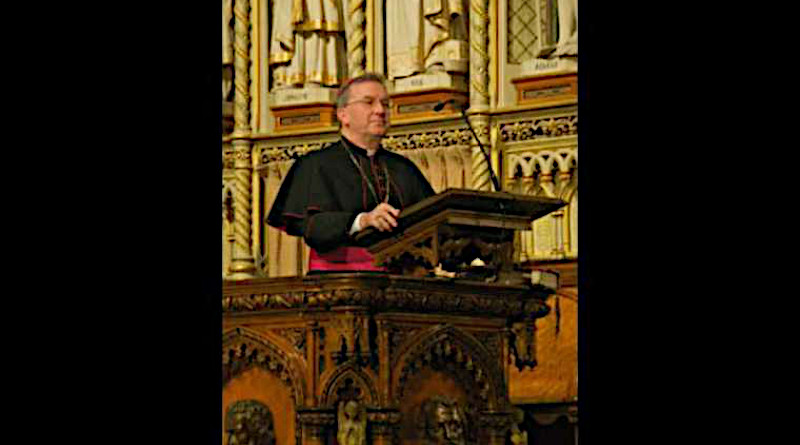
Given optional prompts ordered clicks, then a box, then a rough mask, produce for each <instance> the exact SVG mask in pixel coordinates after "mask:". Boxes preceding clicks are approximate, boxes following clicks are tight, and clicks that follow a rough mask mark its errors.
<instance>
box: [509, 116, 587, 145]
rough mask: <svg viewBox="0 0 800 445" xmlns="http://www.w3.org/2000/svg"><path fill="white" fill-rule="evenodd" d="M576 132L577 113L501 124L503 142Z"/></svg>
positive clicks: (573, 133) (566, 134)
mask: <svg viewBox="0 0 800 445" xmlns="http://www.w3.org/2000/svg"><path fill="white" fill-rule="evenodd" d="M575 134H578V116H577V115H572V116H564V117H552V118H542V119H534V120H529V121H520V122H514V123H505V124H500V140H502V141H503V142H518V141H528V140H532V139H539V138H550V137H557V136H568V135H575Z"/></svg>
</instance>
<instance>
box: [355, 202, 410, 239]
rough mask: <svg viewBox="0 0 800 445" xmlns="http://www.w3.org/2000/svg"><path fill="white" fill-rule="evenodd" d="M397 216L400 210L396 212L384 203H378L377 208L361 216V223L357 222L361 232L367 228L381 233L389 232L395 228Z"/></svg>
mask: <svg viewBox="0 0 800 445" xmlns="http://www.w3.org/2000/svg"><path fill="white" fill-rule="evenodd" d="M399 214H400V210H397V209H396V208H394V207H392V206H390V205H389V204H387V203H385V202H383V203H380V204H378V205H377V207H375V208H374V209H372V211H371V212H368V213H364V214H362V215H361V221H360V222H359V223H360V225H361V230H364V229H366V228H367V227H375V228H376V229H378V230H380V231H381V232H386V231H389V232H390V231H391V230H392V229H393V228H395V227H397V219H396V218H397V215H399Z"/></svg>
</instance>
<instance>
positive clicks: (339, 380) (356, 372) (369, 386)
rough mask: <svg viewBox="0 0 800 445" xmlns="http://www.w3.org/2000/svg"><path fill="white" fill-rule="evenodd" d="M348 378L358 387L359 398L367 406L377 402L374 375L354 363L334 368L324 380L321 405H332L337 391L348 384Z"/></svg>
mask: <svg viewBox="0 0 800 445" xmlns="http://www.w3.org/2000/svg"><path fill="white" fill-rule="evenodd" d="M348 380H351V381H352V382H353V387H354V388H358V389H360V396H361V397H360V398H359V400H360V401H361V402H362V403H364V404H365V405H367V406H372V405H377V404H378V391H377V389H376V385H375V376H373V375H371V374H369V373H368V372H366V371H365V370H364V369H362V368H360V367H358V366H357V365H355V364H347V365H345V366H342V367H340V368H338V369H337V370H336V372H334V373H333V374H332V375H331V376H330V377H328V379H327V381H326V382H323V383H322V387H323V388H324V389H323V391H322V397H321V399H320V403H321V405H322V406H328V407H334V404H335V403H336V401H337V399H338V392H339V391H340V390H341V389H344V388H345V386H347V385H348Z"/></svg>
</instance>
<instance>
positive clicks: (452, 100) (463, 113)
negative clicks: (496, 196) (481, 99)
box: [433, 98, 500, 192]
mask: <svg viewBox="0 0 800 445" xmlns="http://www.w3.org/2000/svg"><path fill="white" fill-rule="evenodd" d="M447 104H453V105H455V106H456V107H457V108H458V109H460V110H461V116H463V117H464V121H465V122H466V123H467V127H469V130H470V131H471V132H472V135H473V136H474V137H475V141H476V142H477V143H478V148H480V149H481V153H483V157H484V159H485V160H486V166H487V167H489V177H490V178H491V179H492V184H493V185H494V190H495V191H496V192H499V191H500V181H498V180H497V175H495V174H494V169H493V168H492V160H491V159H490V158H489V154H488V153H486V149H485V148H483V144H481V140H480V139H478V134H477V133H475V129H474V128H472V124H470V123H469V118H467V112H466V111H465V110H466V109H467V108H469V107H468V104H467V103H466V102H462V101H459V100H456V99H455V98H450V99H447V100H443V101H441V102H439V103H437V104H436V105H434V107H433V111H436V112H439V111H442V110H443V109H444V107H445V105H447Z"/></svg>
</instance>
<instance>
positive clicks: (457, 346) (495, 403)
mask: <svg viewBox="0 0 800 445" xmlns="http://www.w3.org/2000/svg"><path fill="white" fill-rule="evenodd" d="M397 363H398V364H397V365H396V366H395V368H394V372H393V373H392V374H393V375H394V376H396V377H395V379H396V386H395V388H397V389H396V391H395V402H396V403H398V404H399V403H401V401H402V400H403V397H404V396H405V390H406V386H407V383H408V382H409V381H410V380H411V378H412V377H413V376H414V374H416V373H418V372H420V371H421V370H422V369H424V368H429V367H434V369H436V368H440V369H443V370H446V369H455V370H456V371H457V372H456V374H451V376H452V377H454V378H456V380H457V381H458V382H459V383H460V384H461V385H462V386H463V388H464V389H465V390H466V391H467V393H468V394H470V397H471V398H473V399H474V400H473V402H477V403H479V406H478V407H479V408H480V409H502V408H503V407H502V406H499V405H500V404H501V403H502V402H501V401H502V400H505V398H506V395H505V383H504V380H503V375H502V362H500V361H498V360H497V357H496V356H494V355H492V354H491V353H490V352H489V351H488V350H487V349H486V347H485V346H483V344H481V342H480V341H478V340H477V339H476V338H475V337H474V336H472V335H470V334H469V333H467V332H465V331H462V330H461V329H458V328H456V327H454V326H452V325H438V326H436V327H433V328H431V329H429V330H427V331H426V332H423V333H420V334H419V335H418V336H417V339H416V340H415V341H412V342H411V343H410V344H409V346H408V347H407V348H405V349H404V350H403V351H399V355H398V360H397Z"/></svg>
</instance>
